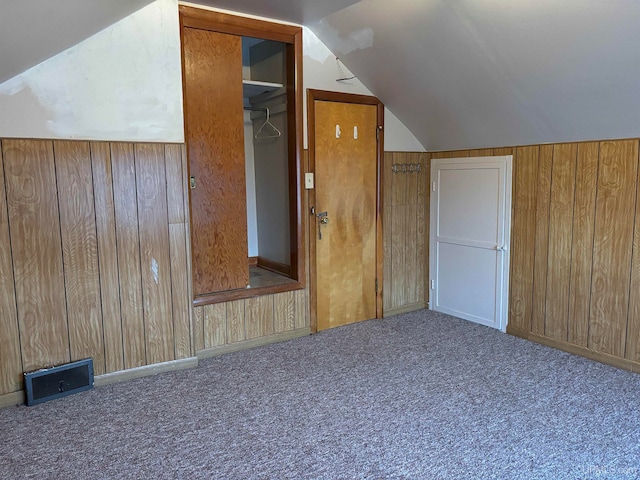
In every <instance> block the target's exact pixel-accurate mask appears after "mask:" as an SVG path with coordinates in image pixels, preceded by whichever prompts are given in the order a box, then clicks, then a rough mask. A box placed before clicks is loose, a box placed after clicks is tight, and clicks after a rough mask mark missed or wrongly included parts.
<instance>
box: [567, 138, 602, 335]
mask: <svg viewBox="0 0 640 480" xmlns="http://www.w3.org/2000/svg"><path fill="white" fill-rule="evenodd" d="M599 151H600V144H599V143H598V142H591V143H580V144H578V161H577V168H576V187H575V190H576V191H575V206H574V210H573V242H572V248H571V282H570V288H569V329H568V337H567V341H568V342H569V343H572V344H574V345H580V346H582V347H586V346H587V340H588V337H589V303H590V299H591V263H592V255H593V225H594V219H595V218H594V216H595V208H596V181H597V177H598V154H599Z"/></svg>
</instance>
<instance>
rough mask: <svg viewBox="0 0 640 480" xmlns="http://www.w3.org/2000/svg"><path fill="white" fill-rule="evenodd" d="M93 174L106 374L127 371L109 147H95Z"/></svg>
mask: <svg viewBox="0 0 640 480" xmlns="http://www.w3.org/2000/svg"><path fill="white" fill-rule="evenodd" d="M90 150H91V170H92V174H93V198H94V208H95V214H96V232H97V242H98V259H99V262H98V265H99V267H100V271H99V274H100V300H101V305H102V328H103V341H104V358H105V371H106V372H116V371H118V370H123V369H124V368H125V367H124V349H123V345H122V320H121V317H120V288H119V282H118V252H117V250H116V229H115V226H116V220H115V210H114V201H113V180H112V177H111V152H110V149H109V144H108V143H103V142H99V143H91V145H90Z"/></svg>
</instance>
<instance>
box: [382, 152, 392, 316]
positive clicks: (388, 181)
mask: <svg viewBox="0 0 640 480" xmlns="http://www.w3.org/2000/svg"><path fill="white" fill-rule="evenodd" d="M392 165H393V153H390V152H385V154H384V159H383V169H384V172H385V175H384V176H383V182H384V183H383V186H382V189H383V197H384V205H383V214H382V221H383V222H384V226H383V255H384V259H383V261H384V270H383V272H384V285H383V289H382V295H383V305H384V308H385V309H387V308H391V306H392V305H391V291H392V282H391V277H392V270H391V258H392V254H391V247H392V244H393V242H392V236H391V235H392V223H391V211H392V205H391V204H392V199H393V176H394V174H393V172H392V171H391V168H392Z"/></svg>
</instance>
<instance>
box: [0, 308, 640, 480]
mask: <svg viewBox="0 0 640 480" xmlns="http://www.w3.org/2000/svg"><path fill="white" fill-rule="evenodd" d="M0 432H1V436H0V478H2V479H23V478H38V479H49V478H51V479H54V478H55V479H57V478H61V479H62V478H64V479H101V478H114V479H119V478H133V479H165V478H166V479H211V478H220V479H245V478H246V479H298V478H300V479H364V478H367V479H369V478H371V479H384V478H407V479H414V478H415V479H429V478H434V479H449V478H465V479H466V478H478V479H485V478H487V479H489V478H496V479H564V478H572V479H573V478H575V479H587V478H597V479H601V478H602V479H604V478H621V479H622V478H640V375H638V374H632V373H630V372H626V371H623V370H619V369H616V368H613V367H609V366H606V365H602V364H599V363H596V362H591V361H589V360H586V359H583V358H580V357H576V356H573V355H569V354H567V353H563V352H560V351H557V350H553V349H550V348H547V347H544V346H541V345H537V344H534V343H530V342H527V341H525V340H521V339H518V338H515V337H512V336H508V335H505V334H502V333H500V332H497V331H495V330H491V329H489V328H486V327H482V326H479V325H475V324H472V323H469V322H465V321H463V320H459V319H455V318H452V317H449V316H446V315H441V314H436V313H432V312H428V311H420V312H414V313H410V314H404V315H400V316H397V317H392V318H388V319H385V320H372V321H369V322H363V323H359V324H355V325H350V326H347V327H342V328H338V329H334V330H330V331H326V332H322V333H320V334H318V335H314V336H310V337H305V338H300V339H297V340H293V341H289V342H286V343H281V344H276V345H270V346H266V347H261V348H256V349H253V350H248V351H243V352H238V353H232V354H228V355H224V356H221V357H217V358H214V359H209V360H205V361H202V362H200V365H199V366H198V367H197V368H194V369H191V370H186V371H181V372H173V373H166V374H160V375H157V376H154V377H147V378H143V379H138V380H133V381H128V382H123V383H119V384H114V385H109V386H104V387H99V388H96V389H94V390H91V391H88V392H83V393H80V394H77V395H73V396H70V397H66V398H63V399H58V400H54V401H51V402H47V403H44V404H41V405H37V406H35V407H24V406H21V407H14V408H5V409H2V410H0Z"/></svg>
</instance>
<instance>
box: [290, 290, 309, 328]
mask: <svg viewBox="0 0 640 480" xmlns="http://www.w3.org/2000/svg"><path fill="white" fill-rule="evenodd" d="M294 297H295V303H296V317H295V328H296V329H299V328H305V327H308V326H309V325H310V324H311V319H310V318H309V303H308V302H309V288H308V287H307V288H306V289H305V290H296V291H295V293H294Z"/></svg>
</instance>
